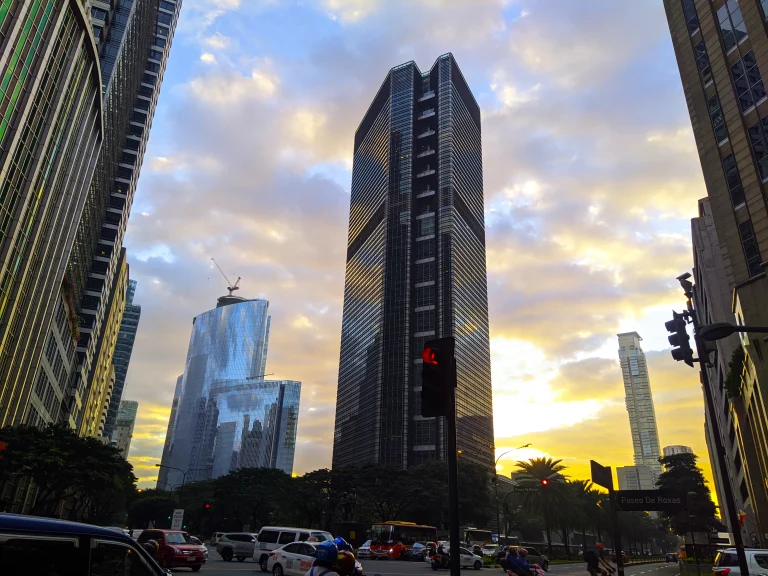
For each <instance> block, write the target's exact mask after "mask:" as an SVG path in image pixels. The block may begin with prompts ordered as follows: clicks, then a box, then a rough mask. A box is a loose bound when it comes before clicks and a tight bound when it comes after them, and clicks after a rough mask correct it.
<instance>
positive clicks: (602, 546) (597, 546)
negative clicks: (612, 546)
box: [595, 542, 605, 550]
mask: <svg viewBox="0 0 768 576" xmlns="http://www.w3.org/2000/svg"><path fill="white" fill-rule="evenodd" d="M595 548H597V549H598V550H602V549H603V548H605V544H603V543H602V542H598V543H596V544H595Z"/></svg>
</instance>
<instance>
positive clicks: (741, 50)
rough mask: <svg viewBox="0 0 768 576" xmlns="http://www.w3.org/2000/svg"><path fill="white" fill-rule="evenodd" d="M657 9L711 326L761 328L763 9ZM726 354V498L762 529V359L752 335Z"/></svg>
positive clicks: (766, 285)
mask: <svg viewBox="0 0 768 576" xmlns="http://www.w3.org/2000/svg"><path fill="white" fill-rule="evenodd" d="M664 7H665V10H666V13H667V20H668V23H669V29H670V32H671V36H672V42H673V45H674V48H675V56H676V58H677V63H678V68H679V70H680V78H681V80H682V85H683V91H684V92H685V102H686V104H687V105H688V112H689V115H690V117H691V123H692V128H693V134H694V137H695V139H696V148H697V150H698V152H699V156H700V160H701V168H702V172H703V176H704V182H705V184H706V187H707V197H708V200H709V203H708V208H709V215H710V217H711V225H712V227H713V230H714V231H715V235H714V236H713V237H716V241H717V244H716V245H715V246H714V252H717V253H719V254H720V256H721V267H722V270H721V272H720V273H719V274H718V276H720V278H721V281H722V283H723V284H724V293H725V294H726V295H727V297H726V298H725V299H724V300H723V302H722V305H723V308H722V309H721V310H719V311H717V315H719V316H721V319H720V320H718V321H719V322H730V323H735V322H737V323H740V324H744V325H753V326H766V325H768V296H766V295H768V279H767V278H768V276H767V275H766V274H765V272H766V270H765V264H766V261H768V252H766V250H768V204H767V203H766V191H765V183H766V182H767V181H768V99H766V90H765V80H764V79H763V75H766V74H768V56H766V54H768V53H767V52H766V49H768V29H766V18H768V2H765V0H759V1H748V0H740V1H739V0H728V1H727V2H726V1H725V0H713V1H711V2H710V1H705V0H684V1H682V0H664ZM701 206H702V205H701V203H700V207H701ZM710 236H711V235H710ZM711 252H712V251H711ZM703 263H704V262H701V261H700V265H701V264H703ZM710 277H712V278H714V277H716V276H715V275H711V276H710ZM719 290H720V289H719V288H715V289H714V290H713V292H718V291H719ZM706 292H707V291H706V290H704V288H703V287H702V291H701V292H700V294H699V297H698V299H697V301H696V306H697V308H699V310H697V314H699V315H701V316H707V315H710V312H709V310H708V308H709V303H708V301H707V300H705V299H704V296H705V295H707V294H706ZM727 347H731V350H734V349H735V348H736V347H741V349H742V350H743V352H744V356H743V361H740V362H738V363H739V364H741V365H742V367H741V374H738V373H737V374H733V375H732V376H733V379H734V380H735V381H737V382H739V383H741V385H740V386H739V387H738V390H734V392H736V393H735V394H733V397H732V398H728V397H727V395H725V396H721V398H723V399H724V402H723V404H722V405H721V406H719V407H718V411H720V410H721V411H722V414H723V416H725V418H723V421H722V423H723V424H725V426H727V428H726V430H725V431H721V437H722V434H723V432H725V434H726V436H725V437H726V440H725V444H726V446H727V445H728V443H730V444H731V445H733V444H734V443H737V444H738V446H739V450H740V452H739V454H740V459H739V460H738V461H736V462H734V466H735V468H736V469H738V468H741V467H742V466H743V467H745V468H747V475H746V483H745V485H743V486H742V485H741V484H740V483H739V484H736V485H734V491H738V492H739V493H743V496H744V499H745V500H750V501H751V502H752V504H753V506H754V507H755V511H756V513H757V515H758V521H759V522H758V523H759V524H761V525H762V526H766V523H768V510H766V505H765V502H766V501H767V500H768V486H766V483H765V482H764V479H765V478H766V477H768V443H767V442H766V441H765V439H766V438H768V412H767V411H766V404H765V398H766V397H768V355H766V353H765V350H763V348H764V347H765V342H763V341H762V339H761V338H759V337H758V335H756V334H751V335H750V334H744V335H742V337H741V338H739V337H737V336H734V337H733V338H732V339H730V344H728V345H727ZM718 349H719V350H720V349H721V347H720V346H718ZM718 357H721V355H720V354H718ZM730 359H731V358H730V357H727V358H725V362H726V363H725V370H723V371H722V372H719V373H718V374H716V379H714V380H713V381H712V382H713V383H717V384H713V387H718V386H719V385H720V383H721V382H725V381H726V380H727V378H728V375H729V372H730V370H729V369H728V362H729V361H730ZM717 363H718V364H720V365H721V366H722V364H721V363H720V362H719V361H718V362H717ZM735 371H736V372H738V371H739V367H738V366H737V367H735ZM710 373H711V372H710ZM710 377H711V376H710ZM709 417H710V416H709V415H707V418H709ZM710 426H717V423H712V424H711V425H710ZM709 429H711V428H709ZM708 439H710V437H709V436H708ZM730 449H731V451H733V446H732V447H731V448H730ZM749 452H752V453H753V455H754V457H755V458H754V459H751V458H749ZM733 476H734V475H733V474H731V478H732V479H733ZM756 532H757V535H758V537H759V539H760V543H761V544H762V545H764V546H765V545H768V537H766V531H765V530H757V531H756ZM747 542H750V540H747Z"/></svg>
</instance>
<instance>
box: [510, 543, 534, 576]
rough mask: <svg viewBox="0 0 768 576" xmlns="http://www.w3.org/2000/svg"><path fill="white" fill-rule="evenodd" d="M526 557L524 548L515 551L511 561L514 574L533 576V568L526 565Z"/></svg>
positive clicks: (526, 553) (526, 552)
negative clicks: (515, 554)
mask: <svg viewBox="0 0 768 576" xmlns="http://www.w3.org/2000/svg"><path fill="white" fill-rule="evenodd" d="M527 555H528V550H526V549H525V548H518V549H517V556H516V557H515V558H513V559H512V565H513V566H514V567H515V573H516V574H520V575H521V576H533V574H534V570H533V566H531V565H530V564H529V563H528V560H527V559H526V556H527Z"/></svg>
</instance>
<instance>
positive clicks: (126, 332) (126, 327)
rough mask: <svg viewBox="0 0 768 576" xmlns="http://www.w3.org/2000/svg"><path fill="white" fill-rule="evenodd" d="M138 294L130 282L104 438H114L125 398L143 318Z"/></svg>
mask: <svg viewBox="0 0 768 576" xmlns="http://www.w3.org/2000/svg"><path fill="white" fill-rule="evenodd" d="M135 293H136V280H128V291H127V293H126V295H125V310H123V321H122V322H121V323H120V332H119V333H118V334H117V343H116V344H115V353H114V357H113V358H112V363H113V364H114V366H115V387H114V389H113V390H112V397H111V398H110V400H109V410H108V411H107V420H106V423H105V424H104V436H106V437H107V438H110V437H112V432H113V431H114V429H115V422H116V421H117V412H118V409H119V407H120V403H121V401H122V398H123V391H124V390H125V377H126V375H127V373H128V364H129V362H130V361H131V353H132V352H133V344H134V342H135V341H136V331H137V330H138V329H139V318H141V306H139V305H137V304H134V303H133V296H134V294H135Z"/></svg>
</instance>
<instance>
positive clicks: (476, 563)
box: [445, 546, 483, 570]
mask: <svg viewBox="0 0 768 576" xmlns="http://www.w3.org/2000/svg"><path fill="white" fill-rule="evenodd" d="M445 550H446V551H447V552H448V553H449V554H450V552H451V550H450V548H448V546H446V547H445ZM459 551H460V552H461V567H462V568H474V569H475V570H480V568H482V567H483V559H482V558H481V557H480V556H478V555H477V554H472V552H470V551H469V550H467V549H466V548H459Z"/></svg>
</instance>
